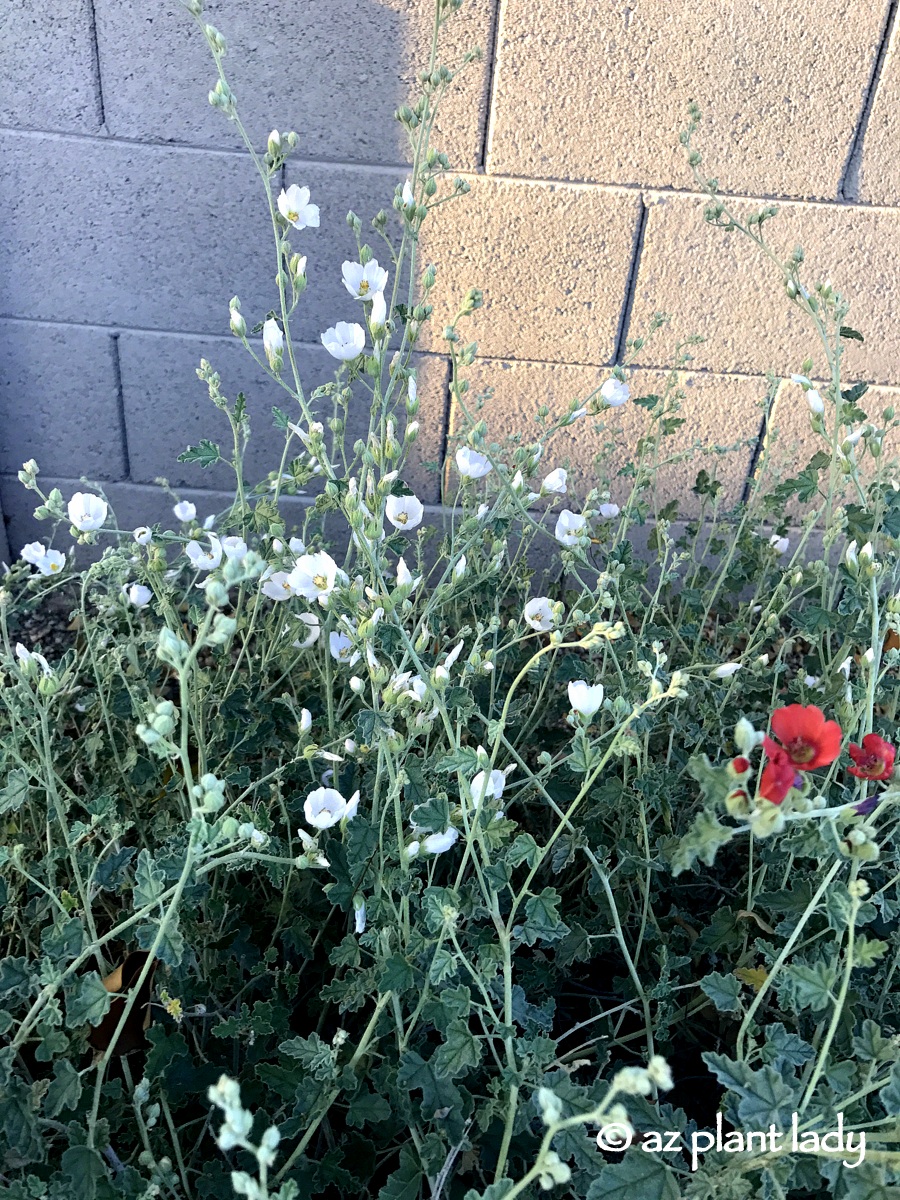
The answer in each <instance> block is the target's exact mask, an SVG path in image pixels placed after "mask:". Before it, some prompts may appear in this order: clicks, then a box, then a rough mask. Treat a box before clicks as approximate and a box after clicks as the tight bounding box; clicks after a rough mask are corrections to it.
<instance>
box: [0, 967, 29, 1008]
mask: <svg viewBox="0 0 900 1200" xmlns="http://www.w3.org/2000/svg"><path fill="white" fill-rule="evenodd" d="M30 990H31V974H30V972H29V970H28V959H27V958H4V959H3V961H2V962H0V997H2V998H4V999H6V998H12V997H16V998H20V997H22V996H25V995H27V994H28V992H29V991H30Z"/></svg>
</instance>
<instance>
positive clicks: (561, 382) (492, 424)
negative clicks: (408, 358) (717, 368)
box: [445, 359, 766, 517]
mask: <svg viewBox="0 0 900 1200" xmlns="http://www.w3.org/2000/svg"><path fill="white" fill-rule="evenodd" d="M608 374H609V372H608V371H605V370H602V369H597V368H592V367H570V366H556V365H553V366H550V365H547V364H545V363H532V362H501V361H497V360H485V359H481V360H479V361H478V362H476V363H475V364H474V366H473V367H471V368H470V369H469V371H468V372H467V376H466V377H467V378H468V379H469V382H470V389H469V392H468V393H467V396H466V398H465V400H464V403H465V405H466V408H467V409H468V411H469V412H470V414H472V415H473V417H474V419H475V420H478V419H480V418H483V419H484V420H485V421H486V422H487V426H488V440H489V441H493V442H497V443H501V444H502V443H504V442H505V440H506V439H507V438H515V437H516V436H517V435H518V441H517V442H516V444H524V445H528V444H531V443H532V442H534V441H536V440H538V438H539V435H540V429H541V426H539V425H538V424H537V423H536V421H535V417H536V414H537V409H538V407H539V406H540V405H541V404H546V405H547V406H548V407H549V409H550V413H551V416H552V417H556V416H557V415H558V414H561V413H563V412H565V411H566V410H567V408H568V405H569V403H570V401H571V400H573V399H575V398H579V399H584V398H586V397H587V396H588V395H589V394H590V393H591V392H593V391H594V390H595V389H596V388H598V387H599V386H600V385H601V384H602V383H603V382H604V380H605V379H606V378H607V376H608ZM666 378H667V373H666V372H662V371H649V370H641V371H636V372H634V374H633V375H632V378H631V388H632V397H639V396H644V395H648V394H651V393H655V394H657V395H660V394H662V391H663V389H664V388H665V385H666ZM680 385H681V386H682V387H683V389H684V391H685V399H684V400H683V401H682V408H681V413H680V415H681V416H682V417H684V418H685V424H684V425H682V426H681V428H680V429H678V430H677V431H676V432H675V433H673V434H671V435H670V436H669V437H667V438H666V439H665V440H664V441H663V443H662V449H661V452H660V458H659V460H658V461H659V463H660V466H659V472H658V476H657V478H658V488H657V490H656V501H657V503H658V504H659V506H660V507H661V506H662V505H664V504H666V503H668V502H669V501H670V500H673V499H677V500H678V504H679V516H682V517H684V516H691V515H694V514H696V512H697V511H698V508H699V506H700V500H699V498H698V497H697V496H696V495H695V494H694V493H693V492H692V491H691V488H692V487H693V485H694V481H695V479H696V477H697V473H698V472H699V471H700V470H702V469H706V470H707V471H708V472H709V473H710V475H715V477H716V478H717V479H719V480H720V481H721V482H722V485H723V487H722V492H721V503H723V504H725V505H729V504H732V503H734V502H735V501H736V500H738V499H739V498H740V495H741V492H742V490H743V486H744V481H745V479H746V477H747V471H748V469H749V466H750V460H751V454H752V445H750V444H749V443H750V442H751V441H752V440H753V439H755V437H756V435H757V434H758V432H759V429H760V423H761V419H762V403H763V401H764V399H765V394H766V381H765V380H764V379H751V378H746V377H734V376H723V375H710V374H703V373H700V372H693V373H683V374H682V375H681V377H680ZM489 388H491V389H493V395H491V396H490V398H488V399H486V400H485V402H484V405H483V407H481V408H480V409H479V410H477V411H476V405H477V400H478V397H479V395H483V394H484V393H485V392H486V390H487V389H489ZM650 425H651V422H650V420H649V418H648V416H647V412H646V410H645V409H644V408H641V407H639V406H638V405H635V404H633V403H628V404H626V405H624V406H623V407H621V408H617V409H610V410H609V411H607V412H605V413H604V414H603V416H602V417H601V418H591V417H583V418H582V419H581V420H580V421H578V422H576V424H574V425H572V426H570V427H569V428H567V429H564V430H561V431H560V432H559V433H558V434H557V435H556V436H555V437H554V439H553V440H552V441H551V442H550V445H549V447H548V448H547V450H546V451H545V454H544V458H543V460H542V463H541V470H540V474H539V476H538V478H540V477H542V476H543V475H545V474H546V473H547V472H549V471H551V470H552V469H553V468H554V467H566V468H567V469H568V471H569V492H568V495H567V504H568V506H569V507H572V506H573V502H577V498H578V497H579V496H584V494H585V493H586V492H587V491H588V490H589V489H590V488H591V487H603V486H607V485H608V486H609V487H610V491H611V496H612V499H613V501H614V502H615V503H617V504H619V505H622V504H624V503H625V501H626V500H627V498H628V496H629V493H630V491H631V487H632V480H631V478H629V477H628V476H627V475H626V476H620V475H618V473H619V472H621V471H622V470H623V469H627V468H628V467H629V464H632V463H634V462H635V448H636V446H637V443H638V440H639V438H640V437H642V436H643V435H644V434H645V433H647V432H648V430H649V428H650ZM466 426H467V422H466V419H465V416H464V414H463V413H462V412H461V411H460V409H459V407H458V406H457V405H454V407H453V410H452V411H451V438H450V441H449V444H448V457H449V458H450V459H451V460H452V457H453V454H455V449H456V446H457V445H458V444H459V442H458V441H455V440H454V439H453V434H457V435H458V434H460V433H461V432H462V431H464V430H465V429H466ZM695 443H699V444H700V445H701V446H702V447H703V449H697V450H695V449H694V445H695ZM739 443H740V445H738V444H739ZM736 445H737V448H736V449H734V450H732V451H730V452H729V453H727V454H724V455H717V454H715V453H714V452H713V448H714V447H715V446H736ZM597 455H601V456H602V462H601V464H600V466H599V469H598V466H597V464H596V462H595V459H596V457H597ZM448 480H449V490H448V491H447V494H446V497H445V499H446V501H447V503H452V501H453V496H454V495H455V492H456V488H457V486H458V484H459V474H458V472H457V471H456V468H455V466H454V465H453V464H452V462H451V465H450V467H449V473H448ZM535 490H537V489H535Z"/></svg>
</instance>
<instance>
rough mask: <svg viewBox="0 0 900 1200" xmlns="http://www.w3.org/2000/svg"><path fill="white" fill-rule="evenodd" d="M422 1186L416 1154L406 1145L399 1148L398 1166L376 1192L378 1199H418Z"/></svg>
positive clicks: (420, 1170)
mask: <svg viewBox="0 0 900 1200" xmlns="http://www.w3.org/2000/svg"><path fill="white" fill-rule="evenodd" d="M421 1186H422V1168H421V1167H420V1166H419V1163H418V1160H417V1159H416V1156H415V1155H414V1154H413V1152H412V1151H411V1150H408V1149H407V1148H406V1146H403V1147H401V1150H400V1166H399V1167H398V1168H397V1170H396V1171H392V1172H391V1174H390V1175H389V1176H388V1181H387V1183H386V1184H385V1185H384V1187H383V1188H381V1190H380V1191H379V1193H378V1200H418V1197H419V1191H420V1189H421Z"/></svg>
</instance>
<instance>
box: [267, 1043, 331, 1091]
mask: <svg viewBox="0 0 900 1200" xmlns="http://www.w3.org/2000/svg"><path fill="white" fill-rule="evenodd" d="M278 1050H279V1053H281V1054H287V1055H288V1057H289V1058H295V1059H297V1060H298V1061H299V1062H300V1063H301V1064H302V1065H303V1066H304V1067H305V1068H306V1070H307V1071H309V1073H310V1074H311V1075H312V1076H313V1077H314V1078H315V1079H318V1080H326V1079H334V1078H335V1076H336V1074H337V1071H336V1068H335V1062H334V1055H333V1054H332V1051H331V1047H330V1046H329V1045H328V1043H327V1042H324V1041H323V1040H322V1039H321V1038H320V1037H319V1035H318V1034H317V1033H313V1034H310V1036H309V1037H308V1038H303V1037H294V1038H290V1039H289V1040H288V1041H286V1042H282V1043H281V1045H280V1046H279V1047H278Z"/></svg>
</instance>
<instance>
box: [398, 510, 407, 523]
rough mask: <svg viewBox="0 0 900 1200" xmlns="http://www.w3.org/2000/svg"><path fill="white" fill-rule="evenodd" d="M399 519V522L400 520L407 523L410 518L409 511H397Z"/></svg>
mask: <svg viewBox="0 0 900 1200" xmlns="http://www.w3.org/2000/svg"><path fill="white" fill-rule="evenodd" d="M397 520H398V522H399V523H400V524H401V525H405V524H406V522H407V521H408V520H409V513H405V512H398V513H397Z"/></svg>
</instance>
